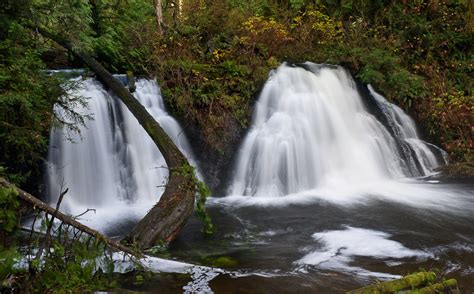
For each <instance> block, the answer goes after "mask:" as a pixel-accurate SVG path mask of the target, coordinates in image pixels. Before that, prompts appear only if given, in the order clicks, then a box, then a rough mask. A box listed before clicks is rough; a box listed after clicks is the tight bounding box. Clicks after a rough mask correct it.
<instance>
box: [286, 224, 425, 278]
mask: <svg viewBox="0 0 474 294" xmlns="http://www.w3.org/2000/svg"><path fill="white" fill-rule="evenodd" d="M312 237H313V239H314V240H315V241H317V243H318V245H319V246H320V248H318V249H317V250H314V251H312V252H310V253H307V254H306V255H305V256H303V257H302V258H301V259H299V260H297V261H296V262H295V263H296V264H299V265H310V266H316V267H319V268H322V269H331V270H343V271H349V272H355V273H357V274H358V275H375V276H382V277H386V278H393V277H396V276H393V275H390V274H382V273H372V272H370V271H367V270H365V269H363V268H360V267H354V266H351V265H350V263H351V261H352V260H353V257H356V256H365V257H371V258H376V259H384V260H385V259H387V258H388V259H404V258H418V259H426V258H428V257H431V256H432V255H431V254H429V253H427V252H424V251H420V250H413V249H409V248H406V247H405V246H403V245H402V244H401V243H399V242H396V241H394V240H390V239H389V238H390V237H391V235H390V234H387V233H384V232H380V231H374V230H369V229H362V228H354V227H350V226H347V227H346V228H345V229H344V230H335V231H325V232H319V233H315V234H313V236H312ZM386 264H387V265H390V262H387V261H386Z"/></svg>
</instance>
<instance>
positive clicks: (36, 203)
mask: <svg viewBox="0 0 474 294" xmlns="http://www.w3.org/2000/svg"><path fill="white" fill-rule="evenodd" d="M0 187H5V188H13V189H15V190H16V191H17V192H18V198H19V200H20V204H21V206H22V207H30V208H33V209H34V210H40V211H43V212H45V213H47V214H50V215H52V216H54V217H55V218H57V219H59V220H61V221H62V222H63V223H65V224H67V225H69V226H71V227H74V228H76V229H78V230H80V231H82V232H84V233H86V234H88V235H90V236H92V237H94V238H96V239H98V240H100V241H102V242H103V243H104V244H105V245H107V246H108V247H109V248H111V249H114V250H118V251H123V252H125V253H128V254H130V255H132V256H136V257H140V256H141V253H139V252H137V251H136V250H133V249H132V248H130V247H127V246H125V245H123V244H120V243H118V242H117V241H114V240H112V239H109V238H107V237H106V236H104V235H102V234H101V233H99V232H98V231H96V230H94V229H91V228H89V227H88V226H86V225H83V224H81V223H80V222H78V221H76V220H75V219H74V218H72V217H71V216H69V215H66V214H64V213H62V212H60V211H57V210H56V209H54V208H52V207H51V206H49V205H48V204H46V203H44V202H43V201H41V200H39V199H38V198H36V197H34V196H33V195H31V194H29V193H28V192H25V191H23V190H22V189H20V188H18V187H16V186H15V185H13V184H11V183H10V182H8V181H7V180H5V179H4V178H0Z"/></svg>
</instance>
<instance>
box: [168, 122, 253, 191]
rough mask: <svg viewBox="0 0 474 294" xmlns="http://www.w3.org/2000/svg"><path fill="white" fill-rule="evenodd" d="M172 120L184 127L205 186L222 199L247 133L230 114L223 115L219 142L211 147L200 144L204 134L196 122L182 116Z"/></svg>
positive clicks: (208, 144)
mask: <svg viewBox="0 0 474 294" xmlns="http://www.w3.org/2000/svg"><path fill="white" fill-rule="evenodd" d="M173 116H175V114H173ZM175 118H176V119H177V120H178V121H179V123H180V124H181V126H182V127H183V129H184V132H185V133H186V136H187V137H188V139H189V141H190V143H191V146H192V148H193V152H194V154H195V156H196V158H197V160H198V164H199V168H200V170H201V172H202V174H203V176H204V180H205V182H206V184H207V185H208V186H209V188H210V189H211V191H212V192H213V194H214V195H218V196H220V195H225V193H226V189H227V186H228V183H229V180H230V178H231V177H232V171H233V165H234V159H235V157H236V156H237V154H238V150H239V146H240V143H241V141H242V139H243V138H244V135H245V131H246V129H244V128H242V126H241V125H240V124H239V123H238V122H237V121H236V120H235V119H234V118H233V117H232V116H231V115H230V114H229V113H222V118H223V124H222V125H221V126H220V128H219V130H218V132H219V133H220V134H219V135H220V138H222V140H221V141H219V142H215V144H212V145H211V144H210V143H209V142H207V141H205V140H203V138H204V135H203V130H202V129H200V128H199V126H198V124H197V123H196V122H192V121H189V120H188V119H186V118H183V117H181V116H175Z"/></svg>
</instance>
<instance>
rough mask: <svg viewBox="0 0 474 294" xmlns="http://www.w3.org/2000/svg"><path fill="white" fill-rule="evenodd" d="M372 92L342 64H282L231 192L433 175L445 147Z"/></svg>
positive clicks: (279, 192) (275, 192)
mask: <svg viewBox="0 0 474 294" xmlns="http://www.w3.org/2000/svg"><path fill="white" fill-rule="evenodd" d="M369 91H370V96H371V97H362V94H361V93H359V91H358V89H357V86H356V83H355V81H354V80H353V79H352V77H351V76H350V74H349V73H348V72H347V71H345V70H344V69H343V68H341V67H333V66H331V67H330V66H321V65H316V64H313V63H305V64H303V65H302V66H289V65H286V64H283V65H281V66H280V67H279V68H278V69H276V70H275V71H274V72H273V73H272V74H271V76H270V78H269V80H268V81H267V83H266V84H265V86H264V88H263V90H262V93H261V95H260V98H259V100H258V102H257V105H256V110H255V115H254V119H253V124H252V127H251V129H250V131H249V133H248V135H247V137H246V138H245V141H244V143H243V145H242V147H241V150H240V153H239V157H238V161H237V166H236V171H235V176H234V180H233V183H232V186H231V188H230V195H246V196H267V197H268V196H283V195H287V194H293V193H298V192H302V191H305V190H310V189H315V188H331V187H340V186H341V185H343V186H349V185H360V184H363V183H372V182H378V181H380V180H387V179H402V178H405V177H411V176H426V175H430V174H432V173H433V170H434V169H435V168H436V167H438V166H439V165H441V164H443V163H444V162H443V161H444V157H443V156H444V151H442V150H441V149H439V148H437V147H436V146H434V145H431V144H428V143H426V142H424V141H422V140H421V139H420V138H419V136H418V134H417V131H416V127H415V124H414V122H413V120H412V119H411V118H410V117H409V116H408V115H406V114H405V113H404V112H403V111H402V110H401V109H400V108H399V107H397V106H395V105H393V104H391V103H389V102H388V101H387V100H386V99H385V98H384V97H382V96H381V95H379V94H378V93H376V92H375V91H374V90H373V89H372V87H370V86H369ZM364 99H372V100H373V101H371V103H375V105H376V108H378V110H379V112H380V113H381V114H382V115H383V117H384V120H385V121H386V122H387V125H384V124H383V123H382V122H381V121H379V120H378V119H377V118H376V117H375V116H374V114H372V113H370V112H369V111H368V110H367V108H366V107H365V102H366V101H364Z"/></svg>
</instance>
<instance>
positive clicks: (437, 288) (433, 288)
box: [405, 279, 458, 294]
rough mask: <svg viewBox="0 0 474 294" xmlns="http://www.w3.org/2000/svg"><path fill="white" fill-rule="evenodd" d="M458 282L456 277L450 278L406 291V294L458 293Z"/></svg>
mask: <svg viewBox="0 0 474 294" xmlns="http://www.w3.org/2000/svg"><path fill="white" fill-rule="evenodd" d="M457 287H458V282H457V281H456V280H455V279H449V280H446V281H443V282H439V283H436V284H433V285H430V286H426V287H423V288H421V289H417V290H413V291H406V292H405V294H432V293H458V292H457V290H458V288H457Z"/></svg>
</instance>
